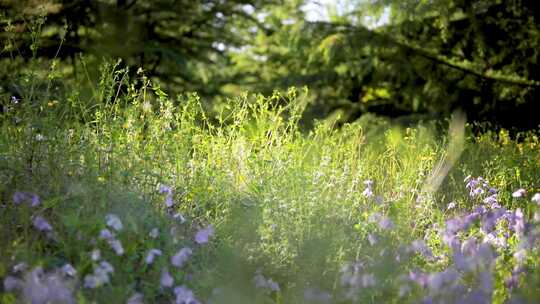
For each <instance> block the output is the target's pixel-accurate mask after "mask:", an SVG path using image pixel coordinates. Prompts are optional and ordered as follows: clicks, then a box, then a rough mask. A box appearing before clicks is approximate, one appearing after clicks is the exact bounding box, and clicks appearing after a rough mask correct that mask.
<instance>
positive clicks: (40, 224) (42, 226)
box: [33, 215, 53, 232]
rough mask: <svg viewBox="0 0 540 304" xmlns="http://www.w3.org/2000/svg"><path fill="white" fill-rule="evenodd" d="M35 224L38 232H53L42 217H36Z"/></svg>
mask: <svg viewBox="0 0 540 304" xmlns="http://www.w3.org/2000/svg"><path fill="white" fill-rule="evenodd" d="M33 224H34V227H35V228H36V229H37V230H39V231H42V232H50V231H52V230H53V228H52V226H51V224H49V222H47V220H46V219H44V218H43V217H42V216H40V215H38V216H36V217H34V220H33Z"/></svg>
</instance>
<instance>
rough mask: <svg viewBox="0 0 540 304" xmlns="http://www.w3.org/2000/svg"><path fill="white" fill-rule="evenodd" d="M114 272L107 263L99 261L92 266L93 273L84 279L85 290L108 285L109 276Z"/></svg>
mask: <svg viewBox="0 0 540 304" xmlns="http://www.w3.org/2000/svg"><path fill="white" fill-rule="evenodd" d="M113 272H114V268H113V267H112V265H111V264H109V263H108V262H107V261H101V262H100V263H99V264H98V265H97V266H94V273H93V274H91V275H87V276H85V277H84V284H83V286H84V287H85V288H92V289H93V288H98V287H100V286H101V285H104V284H107V283H109V280H110V278H109V274H111V273H113Z"/></svg>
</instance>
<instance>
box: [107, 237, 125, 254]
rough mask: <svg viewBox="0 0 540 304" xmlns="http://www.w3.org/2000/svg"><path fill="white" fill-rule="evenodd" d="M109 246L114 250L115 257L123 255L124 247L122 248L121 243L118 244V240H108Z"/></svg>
mask: <svg viewBox="0 0 540 304" xmlns="http://www.w3.org/2000/svg"><path fill="white" fill-rule="evenodd" d="M109 245H110V246H111V248H112V249H113V250H114V252H115V253H116V255H123V254H124V247H122V243H120V241H119V240H109Z"/></svg>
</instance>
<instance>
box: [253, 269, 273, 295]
mask: <svg viewBox="0 0 540 304" xmlns="http://www.w3.org/2000/svg"><path fill="white" fill-rule="evenodd" d="M253 281H254V283H255V287H256V288H260V289H268V290H270V291H279V285H278V284H277V283H276V282H274V280H272V279H270V278H268V279H267V278H265V277H264V276H263V275H262V274H260V273H257V274H256V275H255V276H254V277H253Z"/></svg>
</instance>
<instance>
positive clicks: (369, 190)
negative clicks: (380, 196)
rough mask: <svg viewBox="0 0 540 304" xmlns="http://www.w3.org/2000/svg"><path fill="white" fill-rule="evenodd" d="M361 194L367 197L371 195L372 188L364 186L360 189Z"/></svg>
mask: <svg viewBox="0 0 540 304" xmlns="http://www.w3.org/2000/svg"><path fill="white" fill-rule="evenodd" d="M362 195H363V196H364V197H367V198H371V197H373V190H372V189H371V188H366V189H364V191H362Z"/></svg>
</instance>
